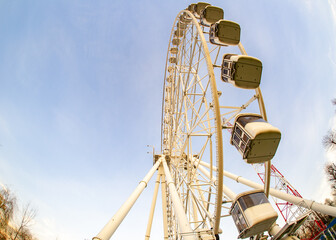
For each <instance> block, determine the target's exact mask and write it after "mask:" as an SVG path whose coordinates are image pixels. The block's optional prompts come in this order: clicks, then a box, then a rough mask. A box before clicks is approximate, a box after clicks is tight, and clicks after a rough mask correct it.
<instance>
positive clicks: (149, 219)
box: [145, 173, 161, 240]
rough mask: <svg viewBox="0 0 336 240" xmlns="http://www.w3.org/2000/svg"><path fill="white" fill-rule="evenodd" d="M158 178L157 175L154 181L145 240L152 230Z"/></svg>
mask: <svg viewBox="0 0 336 240" xmlns="http://www.w3.org/2000/svg"><path fill="white" fill-rule="evenodd" d="M160 177H161V176H160V174H159V173H158V174H157V178H156V181H155V188H154V194H153V200H152V205H151V209H150V211H149V218H148V223H147V230H146V235H145V240H149V238H150V233H151V230H152V223H153V216H154V211H155V205H156V199H157V195H158V192H159V186H160Z"/></svg>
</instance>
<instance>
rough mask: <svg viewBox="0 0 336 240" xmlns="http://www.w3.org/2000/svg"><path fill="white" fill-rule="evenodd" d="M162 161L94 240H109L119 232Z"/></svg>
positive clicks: (154, 167)
mask: <svg viewBox="0 0 336 240" xmlns="http://www.w3.org/2000/svg"><path fill="white" fill-rule="evenodd" d="M160 163H161V159H159V160H158V161H157V162H156V163H155V164H154V166H153V167H152V168H151V170H150V171H149V172H148V174H147V175H146V176H145V178H144V179H143V180H142V181H141V182H140V183H139V185H138V186H137V187H136V189H135V190H134V192H133V193H132V194H131V196H130V197H129V198H128V199H127V200H126V202H125V203H124V204H123V205H122V206H121V207H120V209H119V210H118V212H117V213H116V214H115V215H114V216H113V217H112V218H111V220H110V221H109V222H108V223H107V224H106V225H105V226H104V228H103V229H102V230H101V231H100V232H99V233H98V235H97V236H96V237H93V238H92V240H109V239H110V238H111V237H112V235H113V233H114V232H115V231H116V230H117V228H118V227H119V225H120V224H121V222H122V221H123V220H124V218H125V217H126V215H127V214H128V212H129V211H130V210H131V208H132V207H133V205H134V203H135V202H136V200H137V199H138V197H139V196H140V194H141V193H142V191H143V190H144V189H145V188H146V187H147V183H148V182H149V180H150V179H151V178H152V176H153V175H154V173H155V171H156V170H157V168H158V167H159V165H160Z"/></svg>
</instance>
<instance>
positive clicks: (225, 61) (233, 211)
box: [93, 2, 336, 240]
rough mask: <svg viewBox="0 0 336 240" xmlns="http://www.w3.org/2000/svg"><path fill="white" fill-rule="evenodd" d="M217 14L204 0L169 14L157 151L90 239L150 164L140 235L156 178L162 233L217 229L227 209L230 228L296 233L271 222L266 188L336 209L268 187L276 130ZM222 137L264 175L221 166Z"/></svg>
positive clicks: (211, 233)
mask: <svg viewBox="0 0 336 240" xmlns="http://www.w3.org/2000/svg"><path fill="white" fill-rule="evenodd" d="M223 18H224V12H223V10H222V9H221V8H218V7H215V6H211V5H210V4H208V3H203V2H200V3H197V4H191V5H190V6H189V7H188V8H187V9H185V10H182V11H181V12H179V13H178V15H177V17H176V18H175V21H174V24H173V27H172V30H171V34H170V40H169V45H168V51H167V58H166V67H165V77H164V85H163V100H162V120H161V153H160V154H153V158H154V159H153V163H154V164H153V167H152V168H151V170H150V171H149V173H148V174H147V175H146V176H145V178H144V179H143V180H142V181H141V182H140V184H139V186H138V187H137V188H136V189H135V191H134V192H133V193H132V195H131V196H130V197H129V199H128V200H127V201H126V202H125V203H124V205H123V206H122V207H121V208H120V210H119V211H118V212H117V213H116V214H115V215H114V216H113V218H112V219H111V220H110V221H109V222H108V223H107V224H106V226H105V227H104V228H103V229H102V230H101V231H100V232H99V233H98V235H97V236H96V237H94V238H93V239H96V240H107V239H110V238H111V236H112V235H113V233H114V232H115V231H116V229H117V228H118V226H119V225H120V223H121V222H122V220H123V219H124V218H125V216H126V215H127V213H128V212H129V211H130V209H131V207H132V206H133V204H134V203H135V201H136V199H137V198H138V197H139V196H140V194H141V192H142V191H143V190H144V188H145V187H146V186H147V183H148V182H149V180H150V178H151V177H152V176H153V175H154V173H155V172H156V171H157V180H156V184H155V189H154V196H153V201H152V206H151V209H150V211H149V213H150V214H149V215H150V217H149V220H148V225H147V230H146V234H145V239H150V232H151V225H152V221H153V215H154V208H155V204H156V201H157V195H158V191H159V186H160V185H161V195H162V213H163V233H164V236H163V239H171V240H172V239H174V240H176V239H185V240H196V239H204V240H217V239H220V238H221V234H222V233H223V232H224V231H225V229H223V226H221V220H222V219H223V218H226V217H230V218H232V219H233V221H234V223H235V225H236V227H237V230H238V232H237V234H238V238H251V239H268V237H269V238H270V239H274V240H275V239H288V240H289V239H297V238H295V237H292V236H289V235H290V232H289V231H290V230H288V229H291V230H293V229H294V228H295V227H294V226H293V225H291V227H288V226H287V227H285V228H280V227H279V226H278V225H277V224H276V220H277V217H278V214H277V213H276V211H275V210H274V209H273V207H272V206H271V204H270V203H269V201H268V196H269V195H272V196H274V197H276V198H280V199H284V200H286V201H288V202H291V203H293V204H296V205H300V206H302V207H306V208H309V209H313V210H315V211H318V212H322V213H325V214H328V215H333V216H336V210H335V208H333V207H330V206H324V205H321V204H318V203H315V202H314V201H309V200H305V199H303V198H298V197H295V196H292V195H289V194H285V193H281V192H280V191H277V190H275V189H272V188H270V178H271V159H272V158H273V156H274V155H275V153H276V150H277V147H278V144H279V141H280V138H281V133H280V130H279V129H278V128H276V127H274V126H272V125H271V124H270V123H268V122H267V115H266V109H265V106H264V101H263V97H262V93H261V89H260V87H259V85H260V81H261V75H262V63H261V61H260V60H259V59H257V58H255V57H252V56H248V55H247V52H246V51H245V49H244V47H243V45H242V43H241V41H240V32H241V29H240V26H239V24H238V23H235V22H232V21H229V20H224V19H223ZM234 48H236V49H234ZM228 49H229V50H230V51H232V52H228ZM218 85H220V86H221V87H220V88H219V87H217V86H218ZM219 89H220V90H221V91H219ZM224 134H225V135H226V138H227V139H229V141H224V140H223V139H224V137H223V135H224ZM224 146H229V147H230V148H231V149H234V150H235V151H237V152H238V153H239V156H241V157H240V158H241V159H243V160H240V161H241V164H263V165H264V173H263V175H264V176H265V177H264V181H263V182H264V184H263V185H261V184H257V183H254V182H252V181H250V180H248V179H246V178H244V177H240V176H237V175H235V174H233V173H230V172H228V171H226V170H225V169H226V166H227V165H230V164H231V161H232V160H231V159H227V158H226V157H225V152H224V150H225V149H226V148H225V147H224ZM224 177H227V178H230V179H233V180H235V181H236V182H238V183H242V184H245V185H247V186H249V187H251V188H252V190H250V191H247V192H243V193H239V194H237V193H235V192H234V191H232V190H231V189H230V188H229V187H227V186H226V185H224V184H223V179H224ZM303 220H304V218H302V219H299V220H298V221H296V223H295V225H299V224H300V223H301V222H302V221H303ZM265 232H266V234H265ZM267 234H268V235H267Z"/></svg>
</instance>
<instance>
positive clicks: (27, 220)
mask: <svg viewBox="0 0 336 240" xmlns="http://www.w3.org/2000/svg"><path fill="white" fill-rule="evenodd" d="M36 213H37V211H36V209H35V208H32V206H31V205H30V203H28V204H26V205H25V206H24V207H23V208H22V216H21V217H20V218H21V221H20V222H19V224H18V227H17V229H16V234H15V236H14V238H12V240H16V239H17V237H18V236H21V239H24V240H26V239H27V240H28V239H31V238H32V235H31V233H30V231H29V227H30V226H31V224H32V222H33V220H34V218H35V217H36Z"/></svg>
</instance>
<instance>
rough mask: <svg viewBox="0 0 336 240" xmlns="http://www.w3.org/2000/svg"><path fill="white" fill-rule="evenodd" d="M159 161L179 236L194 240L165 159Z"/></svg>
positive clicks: (186, 239)
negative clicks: (161, 165)
mask: <svg viewBox="0 0 336 240" xmlns="http://www.w3.org/2000/svg"><path fill="white" fill-rule="evenodd" d="M161 159H162V164H163V170H164V173H165V176H166V180H167V184H168V189H169V193H170V196H171V199H172V202H173V207H174V210H175V215H176V217H177V221H178V225H179V231H180V234H181V236H182V237H183V239H185V240H196V236H195V234H194V232H193V230H192V229H191V227H190V223H189V221H188V218H187V216H186V215H185V210H184V208H183V205H182V202H181V199H180V197H179V195H178V193H177V191H176V188H175V184H174V181H173V179H172V177H171V174H170V171H169V168H168V165H167V162H166V160H165V157H164V156H163V157H161Z"/></svg>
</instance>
